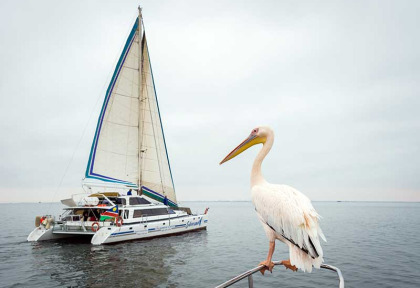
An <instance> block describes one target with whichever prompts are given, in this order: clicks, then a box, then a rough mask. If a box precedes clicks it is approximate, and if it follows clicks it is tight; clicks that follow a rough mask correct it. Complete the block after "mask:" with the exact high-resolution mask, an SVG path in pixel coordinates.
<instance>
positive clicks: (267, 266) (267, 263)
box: [258, 240, 276, 275]
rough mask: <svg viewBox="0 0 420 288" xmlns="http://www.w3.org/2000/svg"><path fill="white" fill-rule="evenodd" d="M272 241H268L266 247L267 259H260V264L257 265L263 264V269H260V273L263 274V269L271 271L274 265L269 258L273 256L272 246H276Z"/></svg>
mask: <svg viewBox="0 0 420 288" xmlns="http://www.w3.org/2000/svg"><path fill="white" fill-rule="evenodd" d="M274 241H275V240H273V241H270V242H269V244H268V245H269V246H268V247H269V249H268V255H267V259H266V260H265V261H262V262H261V263H260V264H258V265H264V266H265V267H264V268H263V269H261V270H260V272H261V274H263V275H264V273H265V271H267V270H268V271H270V272H273V267H274V263H273V262H272V261H271V258H272V257H273V253H274V248H275V247H276V243H275V242H274Z"/></svg>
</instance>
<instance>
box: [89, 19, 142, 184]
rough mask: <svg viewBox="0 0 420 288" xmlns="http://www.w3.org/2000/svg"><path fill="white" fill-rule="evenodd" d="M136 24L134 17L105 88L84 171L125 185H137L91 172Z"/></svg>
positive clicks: (94, 176)
mask: <svg viewBox="0 0 420 288" xmlns="http://www.w3.org/2000/svg"><path fill="white" fill-rule="evenodd" d="M137 26H138V19H136V21H135V23H134V25H133V28H132V29H131V32H130V35H129V36H128V39H127V41H126V43H125V46H124V49H123V52H122V53H121V56H120V59H119V60H118V63H117V66H116V67H115V70H114V74H113V75H112V79H111V82H110V83H109V86H108V89H107V90H106V95H105V100H104V103H103V105H102V110H101V114H100V115H99V118H98V124H97V126H96V131H95V137H94V138H93V142H92V147H91V150H90V155H89V161H88V165H87V167H86V173H85V176H86V178H94V179H99V180H102V181H106V182H113V183H119V184H125V185H129V186H137V185H136V184H134V183H132V182H128V181H123V180H119V179H116V178H112V177H108V176H105V175H100V174H96V173H94V172H93V166H94V164H95V156H96V148H97V145H98V138H99V134H100V133H101V128H102V123H103V119H104V116H105V110H106V108H107V106H108V102H109V99H110V98H111V93H112V90H113V88H114V85H115V82H116V80H117V78H118V75H119V73H120V71H121V67H122V64H123V63H124V61H125V59H126V57H127V54H128V51H129V50H130V48H131V44H132V43H133V40H134V35H135V33H136V30H137Z"/></svg>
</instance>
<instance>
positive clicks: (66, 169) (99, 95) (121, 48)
mask: <svg viewBox="0 0 420 288" xmlns="http://www.w3.org/2000/svg"><path fill="white" fill-rule="evenodd" d="M130 32H131V27H130V29H129V30H128V33H126V35H125V36H126V37H125V38H128V36H129V35H130ZM124 45H125V43H123V44H122V45H120V49H119V51H123V48H124ZM120 54H121V53H119V54H117V56H116V57H115V59H114V65H113V66H112V67H111V69H110V71H109V72H108V76H107V79H111V77H112V74H113V72H114V67H115V66H116V65H117V64H116V63H118V59H119V58H120ZM108 83H109V81H105V82H104V84H103V85H102V88H101V90H100V91H101V92H100V93H99V94H98V96H97V97H96V102H95V105H94V106H93V107H92V109H91V112H90V115H89V118H88V120H87V122H86V125H85V127H84V129H83V132H82V135H81V136H80V139H79V141H78V143H77V146H76V149H75V150H74V151H73V154H72V156H71V158H70V161H69V162H68V164H67V166H66V168H65V170H64V174H63V176H62V177H61V179H60V182H59V184H58V186H57V188H56V189H55V191H54V194H53V196H52V197H51V202H50V204H49V206H48V208H47V211H48V214H50V211H51V205H52V203H53V201H54V199H55V196H56V195H57V193H58V191H59V190H60V188H61V185H62V184H63V181H64V178H65V177H66V175H67V172H68V170H69V168H70V166H71V163H72V162H73V159H74V156H75V155H76V152H77V150H79V147H80V143H82V140H83V137H84V136H85V134H86V131H87V128H88V126H89V123H90V121H91V120H92V116H93V114H94V112H95V107H97V106H98V102H99V99H101V96H103V95H104V94H105V93H104V91H106V90H105V89H106V87H107V86H108Z"/></svg>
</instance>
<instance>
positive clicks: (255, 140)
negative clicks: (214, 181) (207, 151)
mask: <svg viewBox="0 0 420 288" xmlns="http://www.w3.org/2000/svg"><path fill="white" fill-rule="evenodd" d="M265 141H266V138H265V137H259V136H257V135H254V134H251V135H249V137H248V138H247V139H245V141H243V142H242V143H241V144H239V145H238V147H236V148H235V149H233V150H232V152H230V153H229V154H228V155H227V156H226V157H225V158H224V159H223V160H222V161H221V162H220V163H219V165H222V164H223V163H225V162H227V161H229V160H230V159H233V158H235V157H236V156H238V155H239V154H241V153H242V152H244V151H245V150H247V149H248V148H249V147H252V146H254V145H255V144H260V143H265Z"/></svg>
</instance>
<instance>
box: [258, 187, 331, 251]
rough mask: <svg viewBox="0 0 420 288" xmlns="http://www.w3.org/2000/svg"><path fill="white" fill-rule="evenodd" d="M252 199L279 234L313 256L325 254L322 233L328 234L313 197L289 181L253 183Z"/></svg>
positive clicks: (263, 218)
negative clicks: (321, 240) (309, 197)
mask: <svg viewBox="0 0 420 288" xmlns="http://www.w3.org/2000/svg"><path fill="white" fill-rule="evenodd" d="M252 199H253V202H254V205H255V209H256V210H257V213H258V214H259V215H260V217H261V219H262V220H263V221H264V222H265V223H266V224H267V225H268V226H269V227H270V228H271V229H273V230H274V231H275V232H276V234H278V235H280V236H282V237H283V238H284V239H286V240H287V241H289V242H290V243H292V244H293V245H296V246H297V247H299V248H300V249H301V250H303V251H304V252H305V253H307V254H309V255H310V256H311V257H312V258H314V259H315V258H318V257H320V256H321V257H322V255H323V252H322V248H321V244H320V241H319V237H321V238H323V239H324V241H325V237H324V235H323V233H322V231H321V228H320V227H319V225H318V219H319V215H318V213H317V212H316V211H315V209H314V208H313V206H312V204H311V201H310V200H309V199H308V198H307V197H306V196H305V195H303V194H302V193H300V192H299V191H297V190H296V189H294V188H292V187H289V186H286V185H273V184H265V185H257V186H254V187H252Z"/></svg>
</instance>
